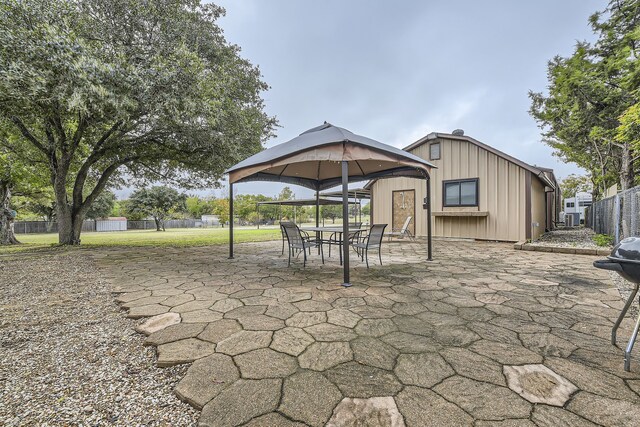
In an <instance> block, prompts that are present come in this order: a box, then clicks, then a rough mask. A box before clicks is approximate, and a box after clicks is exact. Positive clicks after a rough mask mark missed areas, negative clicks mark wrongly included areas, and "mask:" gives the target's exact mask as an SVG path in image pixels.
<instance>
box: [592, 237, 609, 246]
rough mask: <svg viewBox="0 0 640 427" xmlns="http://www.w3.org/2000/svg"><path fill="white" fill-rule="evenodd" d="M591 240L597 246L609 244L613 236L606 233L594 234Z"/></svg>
mask: <svg viewBox="0 0 640 427" xmlns="http://www.w3.org/2000/svg"><path fill="white" fill-rule="evenodd" d="M593 241H594V242H595V243H596V245H598V246H611V245H612V244H613V237H612V236H609V235H607V234H596V235H595V236H593Z"/></svg>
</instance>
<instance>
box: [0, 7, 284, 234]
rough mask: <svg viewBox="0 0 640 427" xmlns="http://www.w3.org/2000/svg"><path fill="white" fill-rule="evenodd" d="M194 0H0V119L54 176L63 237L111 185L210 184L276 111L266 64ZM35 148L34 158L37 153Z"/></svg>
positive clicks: (253, 142) (266, 131)
mask: <svg viewBox="0 0 640 427" xmlns="http://www.w3.org/2000/svg"><path fill="white" fill-rule="evenodd" d="M223 14H224V10H223V9H222V8H220V7H218V6H215V5H213V4H200V1H198V0H161V1H154V2H139V1H137V0H56V1H53V2H52V1H49V0H31V1H18V0H1V1H0V46H2V48H1V49H0V127H7V128H10V129H11V131H12V132H13V133H14V134H15V135H18V136H19V138H17V139H9V140H3V141H1V142H0V143H1V144H3V145H4V146H5V147H6V148H7V149H9V150H10V151H15V152H18V153H20V154H24V152H23V151H24V150H23V151H22V152H21V151H20V149H21V147H23V146H29V147H30V148H31V151H32V153H30V154H29V156H32V157H23V159H29V160H30V159H35V160H36V161H38V162H40V163H41V165H42V167H43V170H46V171H47V172H48V174H49V179H50V185H51V186H52V188H53V191H54V194H55V201H56V208H57V220H58V225H59V242H60V243H61V244H79V243H80V238H79V237H80V232H81V227H82V221H83V219H84V217H85V216H86V215H87V212H88V211H89V208H90V206H91V205H92V204H93V203H94V201H95V200H96V199H97V198H98V196H99V195H100V193H102V191H103V190H104V189H105V188H106V187H107V186H108V185H110V184H114V183H119V182H124V180H125V179H126V180H127V182H139V183H142V182H150V181H158V180H161V181H164V182H174V183H176V184H179V185H181V186H182V187H184V188H193V187H198V186H207V185H208V186H213V185H216V183H217V182H218V181H219V179H220V178H221V176H222V174H223V172H224V170H225V168H227V167H228V166H230V165H232V164H234V163H236V162H238V161H240V160H242V159H244V158H246V157H247V156H249V155H251V154H254V153H255V152H257V151H259V150H260V149H261V148H262V142H263V141H264V140H265V139H266V138H268V137H269V136H271V134H272V131H273V128H274V126H275V119H273V118H271V117H268V116H267V115H266V114H265V113H264V111H263V109H264V105H263V100H262V99H261V97H260V93H261V92H262V91H264V90H266V89H267V85H266V84H265V83H263V82H262V81H261V75H260V72H259V70H258V69H257V68H256V67H254V66H253V65H251V64H250V63H249V62H248V61H246V60H244V59H242V58H241V57H240V56H239V50H240V49H239V48H238V47H237V46H235V45H231V44H229V43H228V42H227V41H226V40H225V39H224V36H223V34H222V30H221V29H220V28H219V27H218V25H217V23H216V21H217V19H218V18H219V17H220V16H222V15H223ZM34 156H35V157H34Z"/></svg>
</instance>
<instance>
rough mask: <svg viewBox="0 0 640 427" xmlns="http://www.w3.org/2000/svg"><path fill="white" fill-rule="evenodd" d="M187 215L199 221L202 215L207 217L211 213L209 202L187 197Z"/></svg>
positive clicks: (196, 197) (195, 197)
mask: <svg viewBox="0 0 640 427" xmlns="http://www.w3.org/2000/svg"><path fill="white" fill-rule="evenodd" d="M185 206H186V210H187V213H188V214H189V215H190V216H191V218H195V219H200V218H201V217H202V215H208V214H211V212H212V207H211V203H210V201H209V200H206V199H202V198H200V197H198V196H189V197H187V200H186V202H185Z"/></svg>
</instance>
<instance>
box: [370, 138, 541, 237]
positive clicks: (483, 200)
mask: <svg viewBox="0 0 640 427" xmlns="http://www.w3.org/2000/svg"><path fill="white" fill-rule="evenodd" d="M439 141H440V144H441V145H440V152H441V156H440V160H431V162H432V163H434V164H435V165H436V166H438V169H434V170H433V171H432V174H431V186H432V187H431V188H432V197H433V199H432V201H433V211H434V212H438V211H443V210H446V211H488V212H489V216H487V217H434V218H433V235H434V236H439V237H467V238H476V239H488V240H504V241H518V240H523V239H524V236H525V224H524V221H525V219H524V218H525V196H524V191H525V173H526V171H525V170H524V169H522V168H521V167H520V166H518V165H515V164H513V163H511V162H509V161H507V160H505V159H502V158H500V157H498V156H496V155H495V154H493V153H490V152H488V151H486V150H484V149H481V148H480V147H478V146H476V145H474V144H471V143H469V142H466V141H458V140H447V139H440V140H439ZM412 153H413V154H415V155H417V156H419V157H422V158H424V159H427V160H429V144H428V143H427V144H423V145H421V146H419V147H417V148H416V149H414V150H412ZM464 178H479V183H478V185H479V206H478V207H477V208H476V207H473V208H469V207H465V208H463V207H460V208H443V206H442V181H443V180H448V179H464ZM536 181H537V180H536ZM411 188H413V189H415V190H416V217H417V218H416V219H415V220H416V234H417V235H419V236H426V234H427V232H426V215H425V213H426V211H425V210H424V209H422V200H423V199H424V197H425V195H426V194H425V182H424V180H417V179H411V178H389V179H380V180H378V181H376V182H375V183H374V184H373V186H372V193H373V197H374V198H375V202H374V207H373V212H374V216H375V219H376V223H383V224H384V223H386V224H391V193H392V191H394V190H403V189H404V190H406V189H411ZM543 191H544V189H543ZM543 203H544V201H543ZM543 206H544V205H543ZM543 210H544V208H543ZM542 221H543V222H544V217H543V218H542ZM542 228H543V230H544V226H543V227H542Z"/></svg>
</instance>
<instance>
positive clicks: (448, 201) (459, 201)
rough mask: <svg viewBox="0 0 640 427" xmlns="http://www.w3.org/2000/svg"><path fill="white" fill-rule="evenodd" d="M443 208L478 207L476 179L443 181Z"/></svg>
mask: <svg viewBox="0 0 640 427" xmlns="http://www.w3.org/2000/svg"><path fill="white" fill-rule="evenodd" d="M442 185H443V188H444V206H478V178H474V179H463V180H457V181H444V182H443V183H442Z"/></svg>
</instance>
